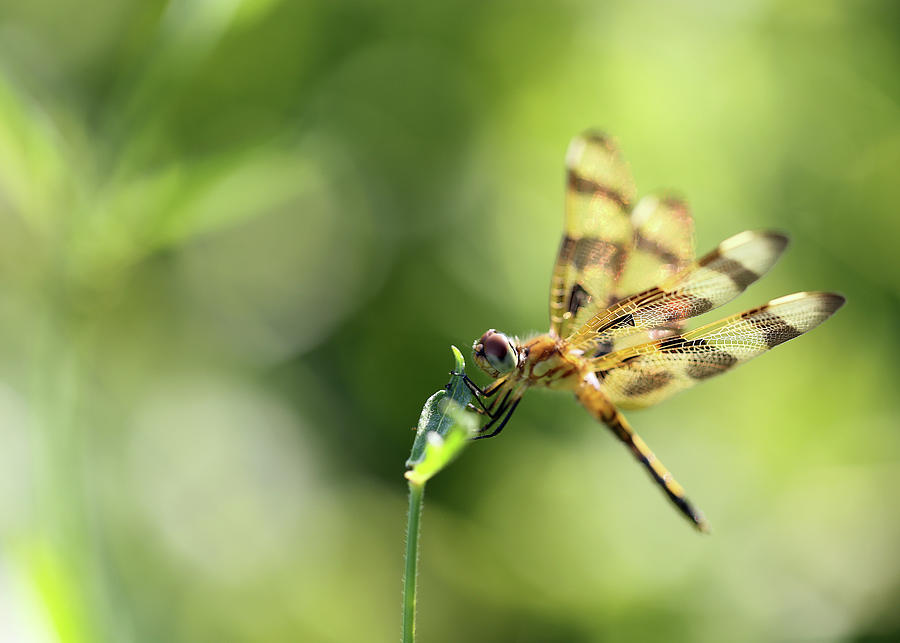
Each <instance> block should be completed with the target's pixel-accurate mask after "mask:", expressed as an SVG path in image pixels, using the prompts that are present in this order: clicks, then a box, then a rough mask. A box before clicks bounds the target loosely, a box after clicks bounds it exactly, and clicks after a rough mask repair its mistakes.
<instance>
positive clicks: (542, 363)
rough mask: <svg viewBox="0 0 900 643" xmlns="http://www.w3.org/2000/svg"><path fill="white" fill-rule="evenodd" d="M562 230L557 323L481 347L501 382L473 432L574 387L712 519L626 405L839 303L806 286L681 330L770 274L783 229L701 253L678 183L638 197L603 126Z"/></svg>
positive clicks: (673, 488)
mask: <svg viewBox="0 0 900 643" xmlns="http://www.w3.org/2000/svg"><path fill="white" fill-rule="evenodd" d="M566 174H567V181H566V195H565V228H564V231H563V236H562V241H561V243H560V245H559V250H558V253H557V257H556V263H555V265H554V266H553V272H552V277H551V285H550V330H549V332H547V333H546V334H543V335H538V336H535V337H530V338H526V339H519V338H518V337H513V336H510V335H507V334H504V333H502V332H499V331H497V330H494V329H491V330H488V331H487V332H485V333H484V334H483V335H482V336H481V338H480V339H478V340H476V341H475V342H474V344H473V356H474V360H475V363H476V364H477V365H478V366H479V367H480V368H481V370H483V371H484V372H485V373H487V374H488V375H489V376H490V377H491V378H492V380H493V381H492V382H491V383H490V384H489V385H488V386H487V387H485V388H481V387H479V386H478V385H477V384H475V383H474V382H473V381H472V380H471V379H469V378H468V377H467V376H466V377H465V381H466V384H467V385H468V386H469V388H470V389H471V390H472V393H473V394H474V398H473V399H474V400H475V403H473V404H472V405H471V407H472V409H473V410H475V411H477V412H478V413H480V414H482V415H483V416H486V420H485V421H484V422H483V423H482V426H481V427H480V429H479V431H478V433H477V435H476V436H475V439H480V438H489V437H493V436H496V435H497V434H499V433H500V431H502V430H503V428H504V427H505V426H506V424H507V422H508V421H509V419H510V417H511V416H512V414H513V412H514V411H515V410H516V407H517V406H518V404H519V401H520V400H521V398H522V395H523V394H524V393H525V391H526V390H528V389H529V388H532V387H544V388H549V389H555V390H568V391H572V392H574V394H575V397H576V399H577V400H578V401H579V402H580V403H581V404H582V405H583V406H584V407H585V408H586V409H587V410H588V412H590V414H591V415H592V416H593V417H594V418H596V419H597V420H599V421H600V422H602V423H603V424H604V425H606V426H607V427H608V428H609V429H610V430H611V431H612V433H613V434H614V435H615V436H616V437H617V438H618V439H619V440H621V441H622V442H623V443H624V444H625V446H626V447H627V448H628V449H629V450H630V451H631V453H632V454H633V455H634V457H635V458H636V459H637V460H638V462H640V464H641V465H643V467H644V468H645V469H646V471H647V472H648V473H649V475H650V477H651V478H652V480H653V481H655V482H656V484H657V485H659V487H660V488H661V489H662V491H663V492H664V493H665V495H666V496H667V497H668V498H669V500H670V501H671V502H672V503H673V504H674V506H675V507H676V508H677V509H678V510H679V511H680V512H681V514H683V515H684V516H685V517H686V518H687V519H688V520H689V521H690V522H691V523H692V524H693V525H694V526H695V527H696V528H697V529H698V530H700V531H703V532H706V531H708V529H709V526H708V523H707V521H706V519H705V518H704V515H703V513H702V512H701V511H699V510H698V509H697V508H696V507H695V506H694V505H693V504H692V503H691V502H690V501H689V500H688V498H687V496H686V494H685V491H684V488H683V487H682V486H681V485H680V484H679V483H678V482H677V481H676V480H675V479H674V477H673V476H672V474H671V473H670V472H669V471H668V469H666V467H665V466H664V465H663V463H662V462H661V461H660V460H659V458H657V457H656V455H654V454H653V452H652V451H651V450H650V448H649V447H648V446H647V444H646V443H645V442H644V441H643V440H642V439H641V437H640V436H639V435H637V434H636V433H635V432H634V430H633V429H632V427H631V426H630V424H629V423H628V421H627V420H626V419H625V416H624V415H623V414H622V410H623V409H625V410H629V409H639V408H643V407H647V406H651V405H653V404H657V403H658V402H661V401H663V400H665V399H666V398H668V397H670V396H671V395H673V394H674V393H677V392H679V391H682V390H684V389H687V388H690V387H692V386H693V385H695V384H697V383H699V382H703V381H705V380H708V379H710V378H712V377H715V376H716V375H720V374H722V373H725V372H726V371H729V370H731V369H732V368H734V367H736V366H738V365H739V364H743V363H744V362H746V361H748V360H750V359H751V358H753V357H756V356H757V355H760V354H762V353H765V352H766V351H768V350H770V349H772V348H774V347H776V346H778V345H779V344H782V343H784V342H786V341H788V340H790V339H794V338H795V337H799V336H800V335H802V334H804V333H806V332H807V331H809V330H811V329H813V328H815V327H816V326H818V325H819V324H821V323H822V322H824V321H825V320H826V319H828V318H829V317H830V316H831V315H832V314H834V313H835V311H837V310H838V309H839V308H840V307H841V306H842V305H843V304H844V301H845V299H844V297H843V296H842V295H840V294H837V293H833V292H798V293H795V294H792V295H787V296H784V297H779V298H778V299H774V300H772V301H770V302H768V303H766V304H764V305H762V306H759V307H757V308H752V309H750V310H747V311H744V312H742V313H739V314H737V315H733V316H731V317H726V318H724V319H721V320H719V321H716V322H713V323H710V324H706V325H704V326H700V327H699V328H696V329H694V330H689V331H686V332H685V331H684V322H685V320H687V319H689V318H691V317H694V316H697V315H700V314H703V313H706V312H708V311H710V310H712V309H713V308H716V307H718V306H721V305H723V304H725V303H726V302H728V301H730V300H731V299H733V298H734V297H736V296H737V295H739V294H740V293H741V292H743V291H744V289H746V288H747V287H748V286H749V285H750V284H751V283H753V282H754V281H756V280H757V279H759V278H760V277H761V276H762V275H763V274H765V273H766V272H767V271H768V270H769V269H770V268H771V267H772V265H773V264H774V263H775V261H776V260H777V259H778V257H779V256H780V255H781V254H782V252H783V251H784V249H785V248H786V246H787V244H788V238H787V237H786V236H785V235H784V234H782V233H780V232H771V231H747V232H741V233H740V234H737V235H735V236H733V237H731V238H729V239H726V240H725V241H723V242H722V243H721V244H719V246H718V247H717V248H715V249H714V250H713V251H712V252H710V253H709V254H706V255H705V256H703V257H701V258H699V259H695V258H694V241H693V219H692V217H691V214H690V211H689V209H688V206H687V204H686V203H685V201H684V200H683V199H682V198H680V197H679V196H675V195H673V194H671V193H665V192H662V193H658V194H649V195H647V196H644V197H642V198H641V199H640V200H636V190H635V186H634V181H633V179H632V176H631V173H630V170H629V167H628V165H627V163H626V162H625V160H624V159H623V157H622V155H621V153H620V152H619V149H618V147H617V146H616V144H615V143H614V142H613V140H612V139H611V138H610V137H609V136H607V135H605V134H603V133H600V132H596V131H587V132H584V133H583V134H581V135H579V136H576V137H575V138H574V139H573V140H572V142H571V144H570V145H569V148H568V151H567V153H566Z"/></svg>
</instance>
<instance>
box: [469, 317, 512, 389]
mask: <svg viewBox="0 0 900 643" xmlns="http://www.w3.org/2000/svg"><path fill="white" fill-rule="evenodd" d="M472 353H473V355H474V357H475V363H476V364H478V366H479V368H481V370H483V371H484V372H485V373H487V374H488V375H490V376H491V377H493V378H497V377H500V376H501V375H503V374H504V373H509V372H510V371H512V370H515V368H516V367H517V366H518V365H519V351H518V349H517V348H516V345H515V343H514V342H513V340H512V339H510V338H509V337H507V336H506V335H504V334H503V333H498V332H497V331H496V330H494V329H493V328H492V329H490V330H489V331H487V332H486V333H485V334H484V335H482V336H481V339H479V340H478V341H476V342H475V344H474V345H473V346H472Z"/></svg>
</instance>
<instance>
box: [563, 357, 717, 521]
mask: <svg viewBox="0 0 900 643" xmlns="http://www.w3.org/2000/svg"><path fill="white" fill-rule="evenodd" d="M598 386H599V382H598V381H597V378H596V376H595V375H594V374H593V373H591V374H590V375H588V376H587V377H585V379H584V380H582V382H581V384H580V385H579V386H578V388H576V389H575V397H577V398H578V401H579V402H581V404H582V405H583V406H584V407H585V408H586V409H587V410H588V411H590V413H591V415H593V416H594V417H595V418H597V419H598V420H600V421H601V422H603V423H604V424H605V425H606V426H608V427H609V428H610V429H612V432H613V433H615V434H616V436H617V437H618V438H619V439H620V440H621V441H622V442H624V443H625V444H626V445H627V446H628V448H629V449H631V452H632V453H633V454H634V457H635V458H637V459H638V461H639V462H640V463H641V464H643V465H644V468H646V469H647V472H648V473H649V474H650V477H651V478H653V480H654V481H655V482H656V484H658V485H659V486H660V487H661V488H662V489H663V491H664V492H665V494H666V495H667V496H668V497H669V500H671V501H672V503H673V504H674V505H675V506H676V507H677V508H678V510H679V511H680V512H681V513H682V514H684V516H685V517H686V518H687V519H688V520H690V521H691V523H692V524H693V525H694V527H696V528H697V529H698V530H699V531H702V532H708V531H709V525H708V524H707V523H706V519H705V518H704V517H703V513H702V512H701V511H699V510H697V509H696V508H695V507H694V506H693V505H692V504H691V503H690V501H689V500H688V499H687V498H686V497H685V494H684V488H683V487H682V486H681V485H680V484H678V482H677V481H676V480H675V478H673V477H672V474H671V473H669V470H668V469H666V468H665V466H663V463H662V462H660V461H659V459H658V458H657V457H656V456H655V455H654V454H653V452H652V451H651V450H650V448H649V447H648V446H647V444H646V443H645V442H644V441H643V440H642V439H641V437H640V436H639V435H637V434H636V433H635V432H634V431H633V430H632V428H631V427H630V426H629V425H628V422H627V421H626V420H625V416H623V415H622V414H621V413H620V412H619V410H618V409H617V408H616V407H615V406H614V405H613V404H612V403H611V402H610V401H609V400H608V399H607V398H606V396H605V395H603V393H601V392H600V391H599V389H598Z"/></svg>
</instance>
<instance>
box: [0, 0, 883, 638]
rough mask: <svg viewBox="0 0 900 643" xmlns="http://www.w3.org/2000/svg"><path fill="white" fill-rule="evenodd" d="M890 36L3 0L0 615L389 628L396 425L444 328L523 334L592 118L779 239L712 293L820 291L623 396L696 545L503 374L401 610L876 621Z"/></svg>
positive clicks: (747, 630)
mask: <svg viewBox="0 0 900 643" xmlns="http://www.w3.org/2000/svg"><path fill="white" fill-rule="evenodd" d="M898 24H900V6H898V5H897V3H894V2H890V1H889V0H885V1H884V2H875V1H860V2H854V3H845V2H838V1H837V0H831V1H825V2H797V3H776V2H771V1H765V0H741V1H738V2H728V3H719V2H711V1H709V2H702V1H699V0H696V1H690V2H680V3H674V2H663V1H658V2H645V3H630V2H626V1H624V0H622V1H619V2H610V3H594V2H574V1H572V2H564V3H559V4H554V3H543V2H530V1H526V2H498V3H486V2H464V1H462V2H452V3H427V2H412V1H403V2H399V1H395V2H386V1H385V2H379V1H377V0H352V1H351V0H348V1H336V2H319V3H315V2H312V3H311V2H290V1H288V0H243V1H242V0H207V1H202V0H172V1H171V2H168V3H166V2H161V1H149V2H148V1H138V0H131V1H128V2H123V1H122V0H84V1H83V2H80V3H66V2H60V1H58V0H6V1H5V2H4V3H3V5H2V8H0V542H2V558H0V641H3V642H4V643H6V642H16V643H47V642H56V641H61V642H65V643H83V642H90V643H93V642H99V641H103V642H105V641H113V642H116V643H118V642H124V643H129V642H144V641H148V642H149V641H152V642H157V641H166V642H180V641H191V642H194V641H216V642H221V641H304V642H307V641H308V642H327V643H331V642H356V641H394V640H398V639H399V624H400V601H399V598H400V579H401V571H402V552H403V547H404V537H403V530H404V526H405V510H406V487H405V484H404V480H403V478H402V473H403V462H404V460H405V458H406V457H407V455H408V450H409V447H410V445H411V442H412V437H413V435H412V433H411V431H410V427H412V426H413V425H414V424H415V422H416V419H417V417H418V413H419V410H420V408H421V404H422V402H423V401H424V400H425V398H426V397H427V396H428V395H429V394H431V393H432V392H433V391H434V390H436V389H438V388H440V387H441V386H443V385H444V383H445V382H446V381H447V371H448V369H449V367H450V364H451V359H450V353H449V351H448V346H449V344H451V343H455V344H457V345H458V346H460V347H461V348H464V349H467V348H468V347H469V346H471V342H472V340H473V339H474V338H476V337H478V336H479V335H480V334H481V333H482V332H483V331H484V330H485V329H486V328H488V327H497V328H500V329H504V330H506V331H508V332H510V333H519V334H526V333H528V332H530V331H543V330H546V327H547V290H548V282H549V274H550V267H551V263H552V260H553V257H554V254H555V251H556V246H557V239H558V235H559V232H560V229H561V222H562V201H563V199H562V197H563V190H562V186H563V156H564V152H565V148H566V145H567V143H568V140H569V139H570V138H571V137H572V136H573V135H575V134H576V133H578V132H579V131H581V130H582V129H583V128H585V127H588V126H596V127H600V128H603V129H605V130H607V131H609V132H612V133H613V134H614V135H615V136H616V137H617V139H618V140H619V142H620V144H621V147H622V148H623V150H624V153H625V155H626V156H627V157H628V159H629V160H630V161H631V165H632V168H633V170H634V173H635V176H636V179H637V183H638V186H639V189H640V191H641V192H647V191H650V190H653V189H656V188H661V187H673V188H676V189H678V190H679V191H680V192H681V193H683V194H685V195H686V196H687V197H688V199H689V201H690V202H691V204H692V207H693V211H694V216H695V219H696V227H697V237H698V239H697V247H698V251H699V252H705V251H706V250H708V249H710V248H712V247H713V246H714V245H715V244H716V243H718V242H719V241H720V240H721V239H723V238H725V237H727V236H730V235H731V234H734V233H736V232H739V231H741V230H744V229H753V228H776V229H781V230H785V231H787V232H788V233H789V234H790V235H791V236H792V239H793V245H792V247H791V248H790V250H789V252H788V253H787V255H786V256H785V258H784V259H783V260H782V261H781V262H780V263H779V265H778V266H777V267H776V268H775V269H774V270H773V272H772V273H771V274H770V275H769V276H768V277H767V278H766V279H764V280H763V281H761V282H760V283H759V284H757V285H754V286H753V287H752V288H751V289H750V291H749V292H748V293H746V294H745V295H744V296H742V297H741V298H740V299H739V300H738V301H736V302H732V304H730V305H729V306H727V307H726V308H725V309H724V311H717V312H715V313H713V314H712V315H710V316H708V317H706V318H704V320H703V321H709V320H711V319H712V317H713V315H718V314H719V312H723V313H731V312H736V311H738V310H741V309H744V308H749V307H751V306H753V305H756V304H759V303H762V302H764V301H766V300H767V299H769V298H772V297H776V296H779V295H782V294H786V293H789V292H794V291H798V290H816V289H822V290H838V291H841V292H843V293H844V294H846V295H847V297H848V300H849V303H848V305H847V306H846V307H845V308H844V309H843V310H841V311H840V313H839V314H838V315H837V316H836V317H835V318H834V319H833V320H831V321H829V322H828V323H827V324H825V325H824V326H823V327H822V328H820V329H818V330H816V331H814V332H813V333H811V334H810V335H809V336H807V337H804V338H802V339H800V340H797V341H796V342H791V343H790V344H789V345H787V346H785V347H783V348H780V349H778V350H776V351H774V352H773V353H772V354H770V355H767V356H765V357H763V358H761V359H759V360H757V361H754V362H753V363H751V364H750V365H748V366H745V367H744V368H742V369H740V370H738V371H736V372H734V373H731V374H729V375H728V376H727V377H724V378H721V379H717V380H714V381H711V382H709V383H707V384H705V385H703V386H701V387H698V388H697V389H695V390H692V391H690V392H688V393H685V394H684V395H681V396H679V397H677V398H675V399H673V400H671V401H669V402H667V403H666V404H664V405H661V406H660V407H659V408H655V409H651V410H648V411H644V412H640V413H631V414H629V417H630V419H631V421H632V423H633V424H634V425H635V427H636V429H637V430H638V431H639V432H640V433H641V434H642V435H643V436H644V438H645V439H646V440H647V442H648V443H649V444H650V445H651V447H652V448H653V449H654V450H655V451H656V453H657V454H659V455H660V457H661V459H662V460H663V461H664V462H665V463H666V464H667V465H668V466H669V467H670V469H672V471H673V473H674V474H675V475H676V477H677V478H678V479H679V481H680V482H682V483H683V484H684V485H685V487H686V488H687V490H688V492H689V495H690V496H691V498H692V499H693V500H694V501H696V503H697V504H698V505H699V506H700V507H701V508H702V509H704V511H705V512H706V514H707V516H708V518H709V519H710V521H711V524H712V527H713V535H712V536H710V537H702V536H699V535H698V534H696V533H694V532H693V530H691V529H690V527H689V526H687V525H686V524H685V523H684V521H683V520H682V518H681V517H679V516H678V515H677V513H676V512H675V511H673V509H672V508H671V507H670V506H669V505H668V503H667V502H666V501H665V499H664V498H663V497H662V496H661V495H660V493H659V492H658V490H656V489H655V488H654V487H653V485H652V484H651V483H650V482H649V481H648V479H647V476H646V475H645V473H644V472H643V471H641V470H640V468H639V467H638V466H637V465H636V464H635V463H634V462H633V461H632V459H631V457H630V455H629V454H628V453H627V452H626V451H625V450H624V449H623V448H622V446H621V445H620V444H618V443H617V442H616V441H615V440H614V439H612V438H611V436H610V435H608V432H607V431H606V430H605V429H603V428H601V427H599V426H597V425H595V424H594V422H593V421H592V420H591V419H590V418H589V416H588V415H587V413H585V412H584V411H583V410H582V409H581V408H579V407H578V405H577V404H576V403H575V402H574V401H573V400H572V399H571V396H568V395H559V394H556V395H553V394H546V395H545V394H542V393H533V394H529V395H528V396H527V397H526V399H525V401H524V403H523V404H522V406H521V407H520V410H519V411H518V413H517V415H516V417H515V419H514V420H513V422H512V423H511V425H510V427H509V428H508V429H507V430H506V432H504V434H503V435H502V436H501V437H500V438H499V439H496V440H488V441H485V442H479V443H477V444H475V445H473V447H472V448H470V449H468V450H467V452H466V453H465V454H464V456H463V458H462V459H460V460H459V461H458V462H456V463H455V464H454V465H453V466H452V467H451V468H450V469H448V470H447V471H445V472H443V473H442V474H441V475H440V476H438V477H437V478H436V479H435V480H434V481H433V482H432V483H431V484H430V485H429V488H428V498H427V503H426V509H425V515H424V532H423V542H422V563H421V581H420V596H419V605H420V610H419V617H420V623H419V631H420V639H421V640H422V641H423V642H424V641H429V642H456V641H497V642H510V643H511V642H517V643H524V642H550V641H560V642H567V643H573V642H574V643H579V642H588V641H642V640H647V641H657V640H661V639H663V638H665V639H666V640H669V641H763V640H765V641H776V640H777V641H782V640H803V641H888V640H898V638H900V610H898V608H897V606H898V602H900V547H898V543H900V507H898V501H897V493H898V491H900V433H898V428H900V422H898V420H900V401H898V390H897V384H898V381H900V377H898V375H900V362H898V361H897V356H898V353H900V351H898V344H900V342H898V335H897V332H896V331H897V319H898V317H900V297H898V283H900V261H898V259H897V243H898V239H900V210H898V204H900V180H898V167H900V31H898ZM466 353H467V355H468V351H466ZM471 366H472V365H471V364H470V367H471Z"/></svg>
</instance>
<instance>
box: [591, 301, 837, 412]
mask: <svg viewBox="0 0 900 643" xmlns="http://www.w3.org/2000/svg"><path fill="white" fill-rule="evenodd" d="M844 301H845V300H844V297H843V296H841V295H838V294H835V293H827V292H800V293H795V294H793V295H787V296H785V297H780V298H778V299H774V300H772V301H770V302H769V303H767V304H765V305H764V306H760V307H759V308H754V309H752V310H748V311H745V312H743V313H739V314H737V315H733V316H731V317H727V318H725V319H722V320H719V321H717V322H714V323H712V324H707V325H706V326H702V327H700V328H697V329H695V330H692V331H690V332H687V333H684V334H683V335H678V336H675V337H669V338H667V339H662V340H658V341H655V342H650V343H647V344H642V345H639V346H633V347H630V348H626V349H623V350H621V351H616V352H614V353H610V354H609V355H604V356H603V357H599V358H597V359H595V360H594V361H593V362H592V368H593V369H594V370H595V372H596V374H597V377H598V379H599V381H600V383H601V387H602V389H603V391H604V393H605V394H606V395H607V397H608V398H609V399H610V400H611V401H612V402H613V403H614V404H615V405H617V406H620V407H622V408H642V407H646V406H650V405H653V404H656V403H657V402H660V401H662V400H664V399H666V398H668V397H669V396H671V395H673V394H674V393H677V392H678V391H681V390H684V389H686V388H689V387H691V386H693V385H694V384H696V383H698V382H702V381H703V380H705V379H708V378H710V377H713V376H715V375H719V374H721V373H724V372H726V371H728V370H730V369H732V368H734V367H735V366H737V365H739V364H743V363H744V362H746V361H748V360H750V359H752V358H754V357H756V356H757V355H761V354H762V353H764V352H766V351H768V350H770V349H772V348H774V347H775V346H778V345H779V344H782V343H784V342H786V341H788V340H790V339H793V338H795V337H799V336H800V335H802V334H803V333H806V332H808V331H810V330H812V329H813V328H815V327H816V326H818V325H819V324H821V323H822V322H824V321H825V320H826V319H828V318H829V317H831V315H833V314H834V312H835V311H836V310H838V308H840V307H841V306H842V305H843V304H844Z"/></svg>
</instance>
